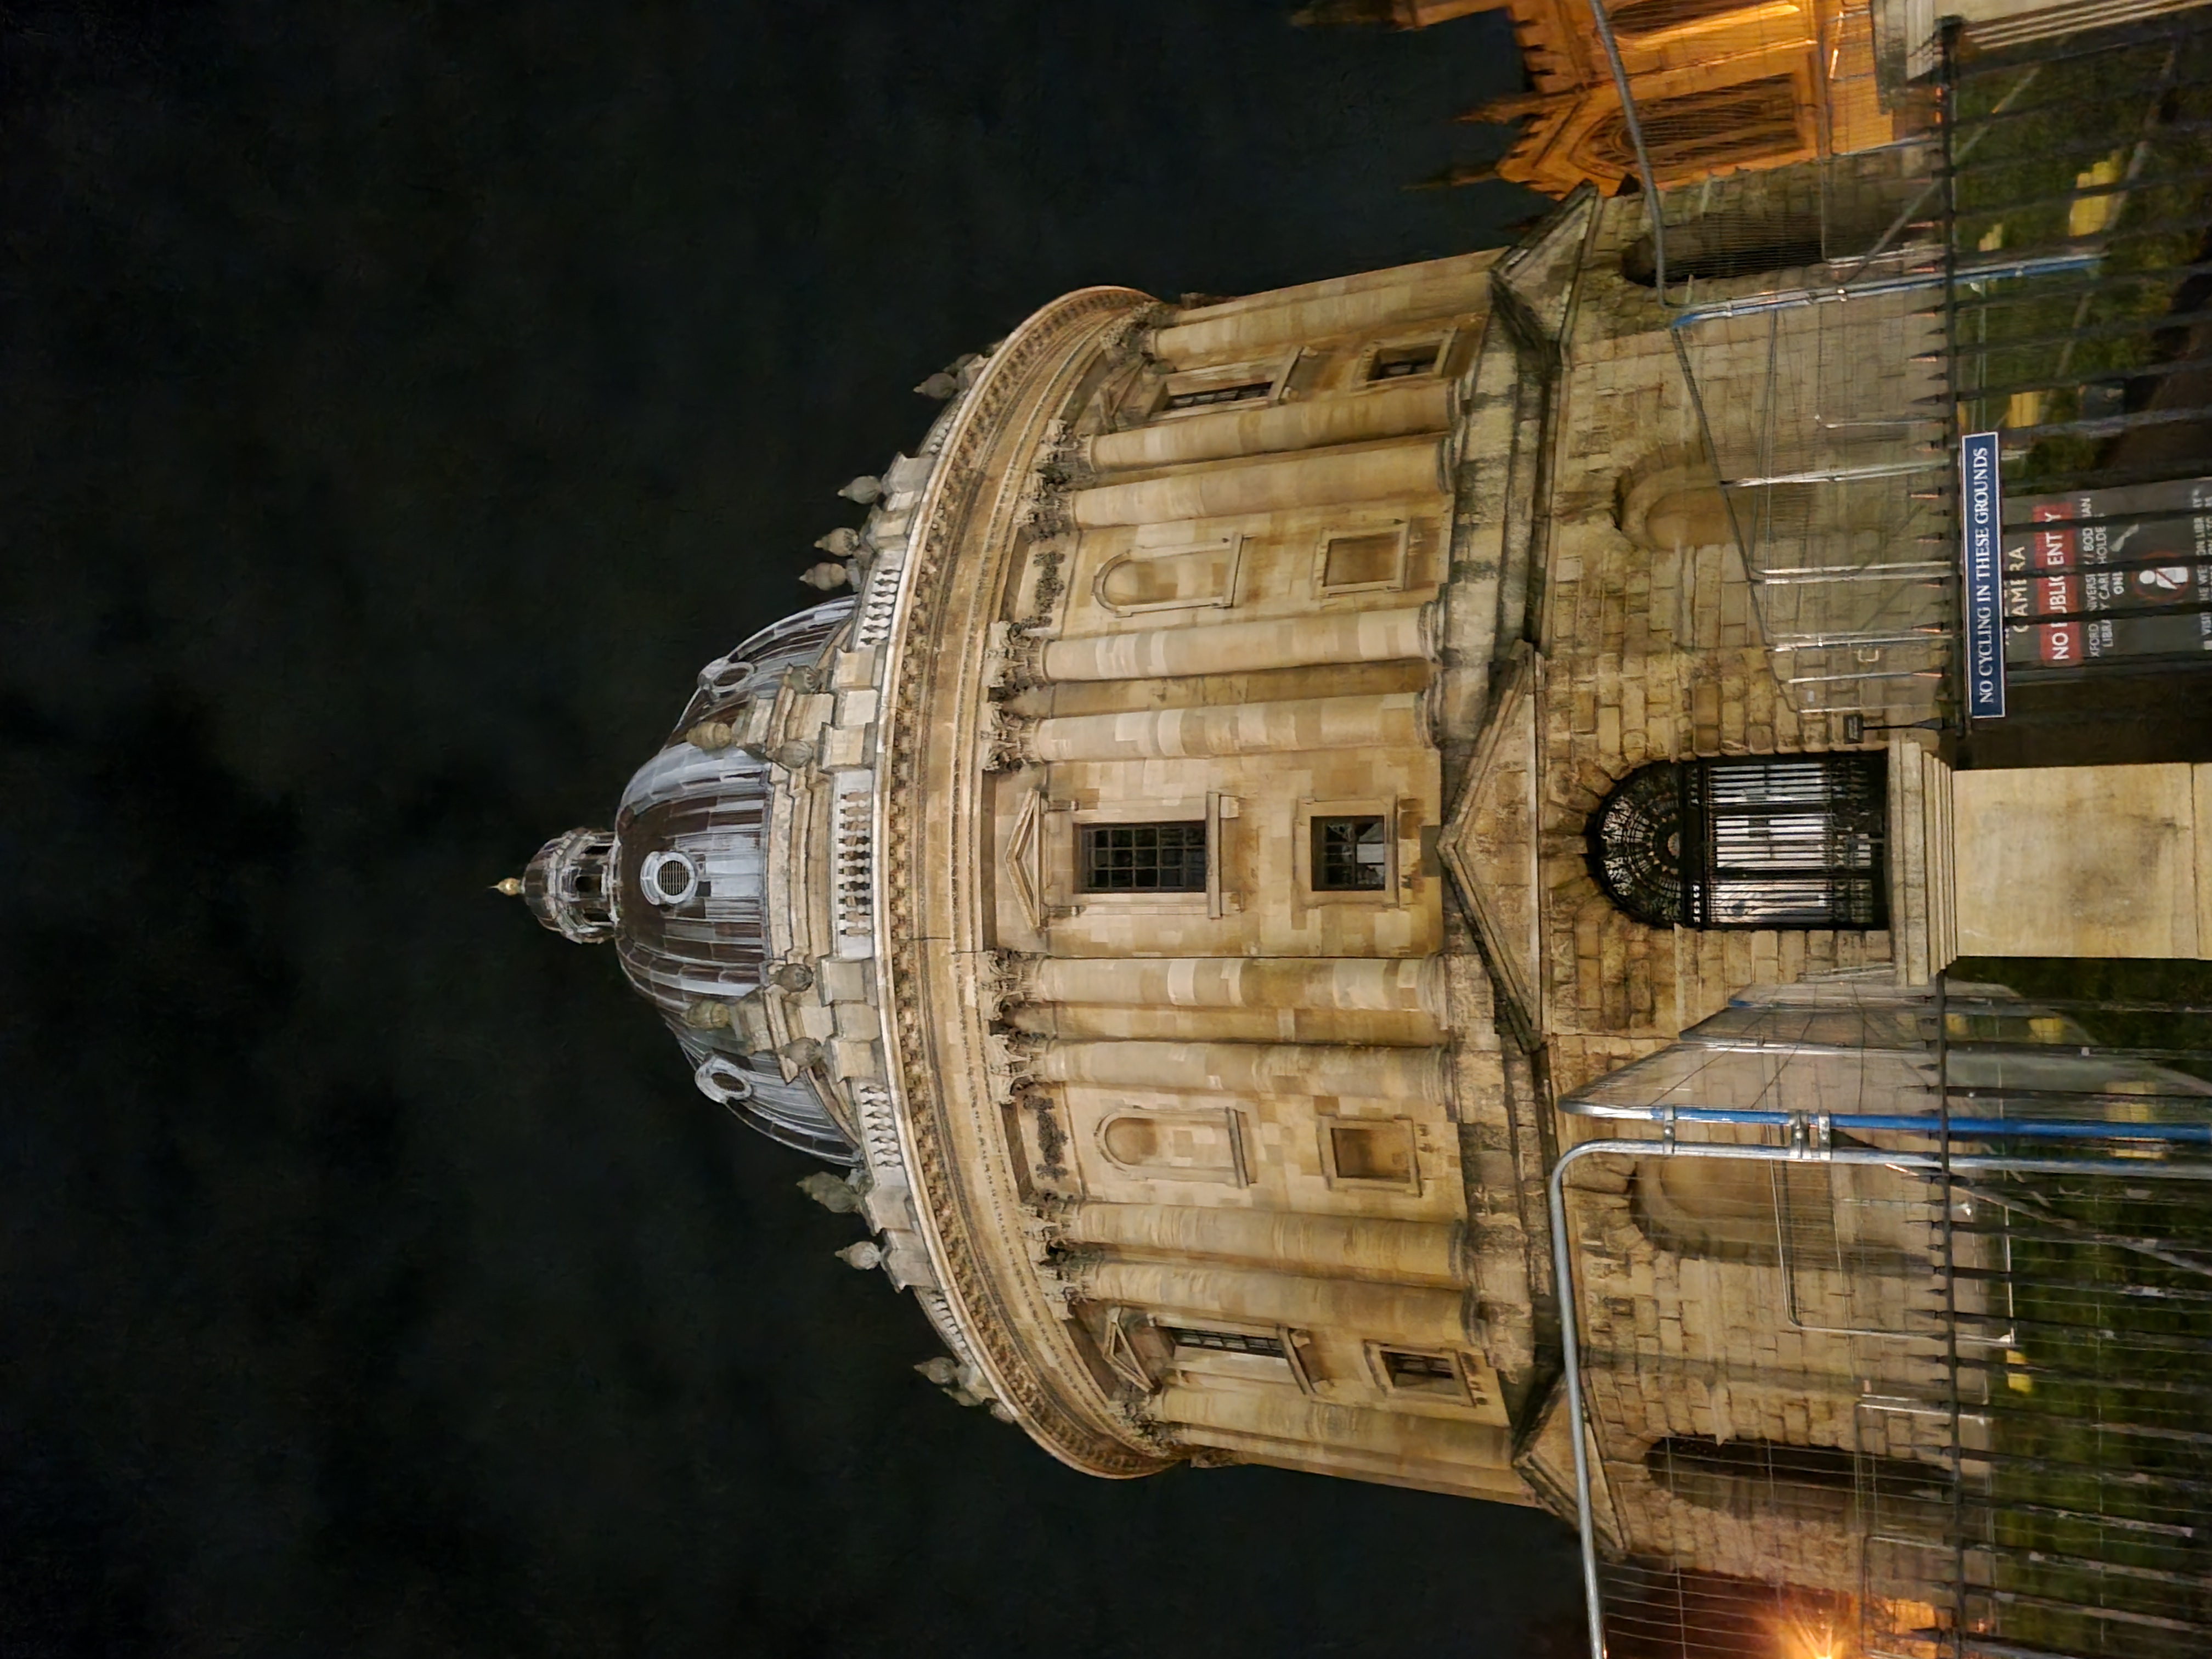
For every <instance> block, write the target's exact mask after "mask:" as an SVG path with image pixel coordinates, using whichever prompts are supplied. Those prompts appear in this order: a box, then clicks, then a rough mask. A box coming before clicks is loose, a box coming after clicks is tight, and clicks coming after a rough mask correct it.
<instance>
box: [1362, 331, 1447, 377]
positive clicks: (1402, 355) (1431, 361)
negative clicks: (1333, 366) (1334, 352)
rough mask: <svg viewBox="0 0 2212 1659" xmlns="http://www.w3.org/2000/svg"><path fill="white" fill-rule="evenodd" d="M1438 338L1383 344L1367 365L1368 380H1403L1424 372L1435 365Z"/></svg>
mask: <svg viewBox="0 0 2212 1659" xmlns="http://www.w3.org/2000/svg"><path fill="white" fill-rule="evenodd" d="M1442 344H1443V342H1442V341H1440V340H1422V341H1420V342H1419V343H1416V344H1413V345H1395V346H1384V347H1383V348H1382V349H1379V350H1378V351H1376V354H1375V356H1374V357H1373V359H1372V360H1371V361H1370V362H1369V363H1368V365H1367V378H1368V379H1369V380H1407V379H1410V378H1411V377H1413V375H1416V374H1427V373H1428V372H1429V371H1430V370H1431V369H1432V368H1435V367H1436V366H1437V350H1438V349H1439V348H1440V347H1441V346H1442Z"/></svg>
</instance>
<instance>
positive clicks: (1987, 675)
mask: <svg viewBox="0 0 2212 1659" xmlns="http://www.w3.org/2000/svg"><path fill="white" fill-rule="evenodd" d="M1959 507H1960V513H1959V523H1960V527H1961V530H1962V532H1963V533H1964V536H1965V541H1966V545H1965V547H1964V548H1963V549H1962V550H1961V553H1962V557H1963V558H1964V561H1965V575H1966V587H1965V599H1966V714H1967V715H1968V717H1969V718H1971V719H1973V720H2000V719H2002V718H2003V715H2004V711H2005V638H2004V563H2003V560H2004V550H2003V533H2002V532H2003V524H2004V485H2003V483H2002V481H2001V479H2000V477H1999V475H1998V471H1997V435H1996V433H1994V432H1969V433H1967V434H1966V435H1964V436H1963V437H1961V438H1960V440H1959Z"/></svg>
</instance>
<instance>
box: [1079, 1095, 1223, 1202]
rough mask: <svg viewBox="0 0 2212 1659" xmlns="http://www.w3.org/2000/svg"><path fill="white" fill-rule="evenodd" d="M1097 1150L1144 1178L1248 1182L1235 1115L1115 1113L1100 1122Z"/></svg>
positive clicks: (1212, 1112)
mask: <svg viewBox="0 0 2212 1659" xmlns="http://www.w3.org/2000/svg"><path fill="white" fill-rule="evenodd" d="M1098 1148H1099V1150H1100V1151H1101V1152H1104V1153H1105V1154H1106V1159H1107V1162H1109V1164H1114V1165H1115V1167H1117V1168H1118V1169H1120V1170H1122V1171H1123V1172H1124V1173H1126V1174H1128V1175H1131V1176H1136V1177H1137V1178H1139V1180H1145V1181H1214V1182H1222V1183H1224V1184H1225V1185H1228V1186H1232V1187H1241V1186H1243V1184H1244V1179H1245V1177H1244V1148H1243V1136H1242V1134H1240V1133H1239V1132H1238V1125H1237V1114H1236V1113H1235V1112H1233V1111H1228V1110H1220V1111H1212V1110H1192V1111H1152V1110H1127V1111H1120V1112H1116V1113H1115V1114H1114V1115H1111V1116H1110V1117H1108V1118H1107V1119H1106V1120H1105V1121H1103V1122H1102V1123H1100V1124H1099V1126H1098Z"/></svg>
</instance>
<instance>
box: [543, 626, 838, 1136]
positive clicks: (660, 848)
mask: <svg viewBox="0 0 2212 1659" xmlns="http://www.w3.org/2000/svg"><path fill="white" fill-rule="evenodd" d="M852 610H853V601H852V600H850V599H836V600H832V601H830V602H829V603H827V604H823V605H815V606H812V607H811V608H810V609H808V610H806V611H801V612H799V614H798V615H796V616H793V617H786V618H785V619H784V620H783V621H781V622H779V623H775V625H773V626H772V627H769V628H767V629H763V630H762V631H761V632H759V633H757V634H756V635H753V636H752V637H751V638H750V639H748V640H746V641H744V643H743V644H741V645H739V646H738V647H737V648H736V649H735V650H733V651H732V652H730V653H728V654H727V655H726V656H723V657H718V658H717V659H714V661H713V662H711V663H709V664H708V665H707V666H706V667H705V668H704V669H702V670H701V671H700V674H699V679H698V684H697V686H696V689H695V690H694V692H693V694H692V696H691V698H690V702H688V703H686V705H685V706H684V714H683V716H682V718H681V719H680V720H678V722H677V725H676V728H675V730H674V731H673V732H671V734H670V737H669V739H668V742H667V744H666V746H665V747H664V748H663V749H662V750H660V752H659V754H657V755H655V756H654V757H653V758H652V759H651V760H649V761H647V763H645V764H644V765H643V766H641V767H640V768H639V769H638V770H637V773H636V775H635V776H633V777H632V778H631V779H630V781H629V786H628V787H626V788H625V789H624V790H623V796H622V801H621V805H620V806H619V808H618V809H617V812H616V815H615V823H614V828H613V829H612V830H611V831H608V830H604V829H572V830H570V831H568V833H567V834H566V835H563V836H556V837H555V838H554V839H553V840H552V841H550V842H547V843H546V844H545V846H544V848H541V849H540V850H539V852H538V855H537V856H536V857H535V858H533V859H532V860H531V861H530V866H529V868H528V870H527V871H526V872H525V874H524V876H523V878H522V880H521V882H520V884H519V886H520V891H521V894H522V896H523V897H524V899H525V900H526V902H527V903H528V904H529V906H530V908H531V910H532V913H533V914H534V915H536V916H537V917H538V921H540V922H542V923H543V924H544V926H545V927H548V928H550V929H551V930H552V931H554V932H556V933H560V934H561V935H562V937H564V938H566V939H573V940H574V941H576V942H577V943H579V944H599V943H605V942H607V941H611V942H612V943H613V945H614V946H615V950H616V954H617V957H619V959H620V960H621V963H622V968H623V974H624V975H625V976H626V977H628V979H629V982H630V983H631V984H632V985H633V986H635V987H636V988H637V990H638V991H639V992H640V993H641V994H643V995H644V996H645V997H647V999H649V1000H651V1001H652V1002H653V1005H654V1006H656V1007H658V1008H659V1010H660V1012H661V1016H662V1018H664V1019H665V1020H666V1021H667V1023H668V1025H669V1028H670V1029H671V1030H672V1031H673V1032H674V1033H675V1035H676V1038H677V1041H678V1042H679V1043H680V1044H681V1045H682V1047H683V1049H684V1054H685V1057H686V1058H687V1059H688V1060H690V1062H691V1066H692V1068H693V1072H692V1074H693V1078H694V1079H695V1080H696V1083H697V1084H698V1086H699V1088H700V1090H701V1091H702V1093H704V1094H706V1095H707V1096H708V1097H709V1098H710V1099H713V1100H715V1101H718V1102H720V1103H721V1104H723V1105H724V1106H726V1107H727V1108H728V1109H729V1110H730V1111H731V1112H732V1113H733V1114H734V1115H737V1116H738V1117H739V1118H742V1119H744V1121H746V1122H748V1123H750V1124H751V1125H752V1126H753V1127H755V1128H757V1129H759V1130H760V1131H762V1132H763V1133H765V1134H767V1135H769V1137H770V1138H772V1139H776V1140H779V1141H781V1142H782V1143H784V1144H785V1145H786V1146H797V1147H799V1148H800V1149H801V1150H803V1151H805V1152H813V1153H815V1154H817V1156H819V1157H822V1158H829V1159H830V1160H832V1161H833V1162H836V1163H841V1164H853V1163H856V1162H858V1161H859V1154H858V1152H857V1151H856V1150H855V1148H854V1141H853V1137H852V1135H851V1134H850V1133H848V1130H847V1129H846V1128H845V1127H844V1126H843V1125H842V1124H841V1123H840V1121H839V1120H838V1117H837V1115H836V1114H835V1113H834V1112H833V1111H832V1110H831V1109H830V1108H829V1104H828V1098H827V1091H823V1090H821V1089H818V1088H817V1086H816V1085H815V1083H814V1081H813V1070H814V1061H815V1060H816V1058H817V1055H816V1054H815V1052H814V1050H815V1048H816V1045H814V1044H812V1043H811V1042H807V1041H805V1040H798V1041H786V1042H781V1043H779V1042H775V1032H774V1030H773V1029H772V1025H771V1022H769V1020H768V1019H767V1018H765V1017H764V1010H763V992H764V990H766V989H767V988H768V987H770V986H771V985H774V986H776V987H783V988H788V987H790V986H791V985H792V984H793V981H797V982H799V983H801V984H803V983H804V982H805V980H806V975H807V970H806V969H804V968H803V967H799V966H795V965H792V964H779V963H777V961H776V959H775V947H774V945H773V944H772V942H771V940H770V937H769V910H768V907H769V887H770V875H769V859H770V858H771V856H773V853H772V845H773V842H772V823H771V820H772V816H773V811H774V799H775V785H774V779H773V777H772V775H771V768H772V765H773V764H774V763H773V762H772V761H771V759H770V758H769V753H768V752H767V751H764V750H763V748H762V746H761V745H759V744H749V743H746V742H744V741H743V738H744V728H745V726H746V718H747V714H748V711H749V710H750V709H751V708H755V707H760V708H766V707H767V706H769V705H772V703H773V702H774V700H775V697H776V696H777V695H778V694H779V692H780V691H781V690H782V689H783V687H784V684H785V682H786V681H787V680H788V679H790V678H792V676H793V671H811V670H812V669H813V667H814V665H816V664H817V662H818V660H819V659H820V658H821V657H822V655H823V651H824V650H825V649H826V648H827V647H828V646H829V643H830V641H832V640H833V639H835V638H836V636H837V635H838V633H839V632H840V630H841V629H842V628H843V626H844V624H845V623H846V621H847V619H848V617H850V616H851V614H852ZM785 758H788V757H785ZM514 885H516V884H509V886H510V888H512V887H513V886H514Z"/></svg>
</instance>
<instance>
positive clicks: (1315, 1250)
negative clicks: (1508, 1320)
mask: <svg viewBox="0 0 2212 1659" xmlns="http://www.w3.org/2000/svg"><path fill="white" fill-rule="evenodd" d="M1061 1226H1062V1227H1063V1229H1064V1230H1065V1231H1066V1237H1068V1239H1069V1240H1070V1241H1071V1242H1073V1243H1079V1244H1101V1245H1108V1246H1111V1247H1112V1248H1114V1249H1117V1250H1120V1251H1121V1252H1123V1253H1125V1254H1127V1253H1129V1252H1135V1251H1156V1252H1158V1253H1159V1254H1161V1255H1167V1256H1174V1257H1192V1256H1215V1257H1223V1258H1227V1259H1229V1260H1232V1261H1242V1262H1263V1263H1267V1264H1268V1265H1270V1266H1272V1267H1280V1268H1285V1269H1288V1270H1291V1271H1293V1272H1296V1273H1303V1274H1311V1275H1314V1276H1316V1277H1320V1278H1326V1279H1388V1280H1390V1281H1392V1282H1394V1283H1397V1284H1401V1285H1438V1286H1446V1285H1462V1286H1463V1285H1466V1284H1467V1283H1468V1273H1467V1271H1466V1268H1465V1267H1464V1265H1463V1254H1464V1253H1463V1248H1462V1247H1463V1243H1464V1240H1465V1237H1466V1229H1465V1228H1464V1227H1463V1226H1462V1225H1459V1224H1457V1223H1448V1222H1441V1221H1389V1220H1384V1219H1382V1218H1377V1217H1374V1216H1346V1215H1313V1214H1309V1213H1307V1212H1303V1211H1297V1210H1225V1209H1212V1208H1200V1207H1199V1206H1194V1205H1183V1204H1102V1203H1098V1202H1097V1201H1095V1200H1085V1201H1084V1202H1081V1203H1079V1204H1076V1205H1074V1206H1072V1207H1071V1208H1070V1209H1069V1210H1068V1212H1067V1213H1066V1216H1065V1217H1064V1218H1062V1221H1061Z"/></svg>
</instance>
